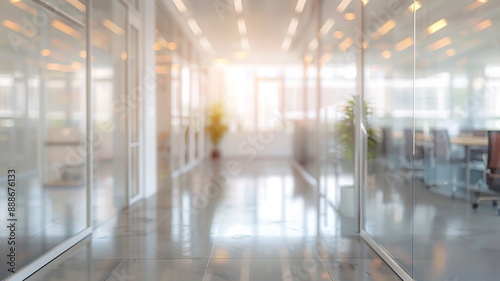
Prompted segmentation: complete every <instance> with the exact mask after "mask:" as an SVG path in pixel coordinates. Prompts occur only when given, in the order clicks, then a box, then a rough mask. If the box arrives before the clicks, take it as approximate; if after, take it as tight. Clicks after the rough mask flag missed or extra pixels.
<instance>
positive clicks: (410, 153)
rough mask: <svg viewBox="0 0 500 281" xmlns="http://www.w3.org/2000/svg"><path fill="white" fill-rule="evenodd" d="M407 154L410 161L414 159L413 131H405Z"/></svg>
mask: <svg viewBox="0 0 500 281" xmlns="http://www.w3.org/2000/svg"><path fill="white" fill-rule="evenodd" d="M404 134H405V154H406V157H408V159H413V130H412V129H405V131H404Z"/></svg>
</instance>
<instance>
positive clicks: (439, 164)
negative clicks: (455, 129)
mask: <svg viewBox="0 0 500 281" xmlns="http://www.w3.org/2000/svg"><path fill="white" fill-rule="evenodd" d="M432 137H433V143H434V148H433V155H432V156H433V160H434V175H433V178H432V180H430V181H427V182H426V187H427V188H431V187H438V186H450V187H451V196H452V197H453V198H454V197H455V193H456V191H457V186H458V182H456V181H455V179H456V176H457V173H456V169H457V168H458V167H461V166H465V155H462V154H464V153H461V151H455V150H452V147H451V142H450V137H449V135H448V130H446V129H436V130H433V131H432ZM438 168H441V169H440V170H445V171H451V173H450V174H449V175H448V176H445V177H444V179H443V178H440V179H438V177H439V175H441V174H442V173H438Z"/></svg>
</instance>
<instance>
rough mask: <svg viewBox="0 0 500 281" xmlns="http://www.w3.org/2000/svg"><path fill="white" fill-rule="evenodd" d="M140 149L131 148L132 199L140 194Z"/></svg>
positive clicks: (136, 147)
mask: <svg viewBox="0 0 500 281" xmlns="http://www.w3.org/2000/svg"><path fill="white" fill-rule="evenodd" d="M139 163H140V158H139V147H138V146H134V147H131V148H130V193H131V194H130V195H131V196H130V198H131V199H132V198H134V197H136V196H137V195H139V192H140V188H139V187H140V182H139V181H140V173H139Z"/></svg>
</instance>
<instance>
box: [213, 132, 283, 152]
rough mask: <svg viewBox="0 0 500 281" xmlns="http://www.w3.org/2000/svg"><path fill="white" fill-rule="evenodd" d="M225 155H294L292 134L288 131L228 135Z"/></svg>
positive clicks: (225, 141)
mask: <svg viewBox="0 0 500 281" xmlns="http://www.w3.org/2000/svg"><path fill="white" fill-rule="evenodd" d="M220 150H221V153H222V156H223V157H242V158H250V157H292V135H291V134H290V133H286V132H269V133H262V132H259V133H257V132H244V133H230V134H228V135H226V137H225V138H224V140H223V141H222V143H221V144H220Z"/></svg>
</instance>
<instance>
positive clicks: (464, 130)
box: [460, 129, 474, 136]
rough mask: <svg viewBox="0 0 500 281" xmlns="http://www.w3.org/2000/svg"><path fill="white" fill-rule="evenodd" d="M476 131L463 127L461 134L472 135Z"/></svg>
mask: <svg viewBox="0 0 500 281" xmlns="http://www.w3.org/2000/svg"><path fill="white" fill-rule="evenodd" d="M473 133H474V130H473V129H461V130H460V136H472V135H473Z"/></svg>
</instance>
